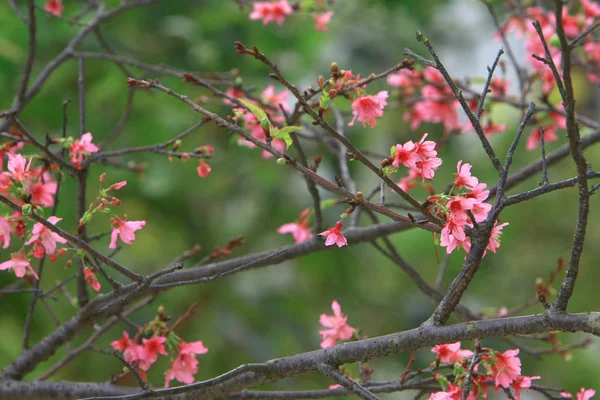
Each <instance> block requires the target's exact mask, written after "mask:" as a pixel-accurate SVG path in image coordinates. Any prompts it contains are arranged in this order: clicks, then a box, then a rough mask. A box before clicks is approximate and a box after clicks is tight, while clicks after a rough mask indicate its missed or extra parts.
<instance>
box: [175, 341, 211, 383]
mask: <svg viewBox="0 0 600 400" xmlns="http://www.w3.org/2000/svg"><path fill="white" fill-rule="evenodd" d="M207 352H208V349H207V348H206V347H204V344H203V343H202V342H192V343H185V342H183V341H182V342H181V343H179V355H178V356H177V358H176V359H175V360H174V361H173V362H172V363H171V368H169V370H168V371H167V374H166V377H165V387H169V383H170V382H171V380H173V379H176V380H178V381H179V382H181V383H185V384H187V385H189V384H191V383H194V375H195V374H196V373H197V372H198V360H197V359H196V357H195V355H197V354H205V353H207Z"/></svg>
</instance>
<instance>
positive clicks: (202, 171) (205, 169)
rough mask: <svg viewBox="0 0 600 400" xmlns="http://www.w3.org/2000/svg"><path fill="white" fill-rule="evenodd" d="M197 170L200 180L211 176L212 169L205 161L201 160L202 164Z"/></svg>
mask: <svg viewBox="0 0 600 400" xmlns="http://www.w3.org/2000/svg"><path fill="white" fill-rule="evenodd" d="M196 170H197V172H198V176H199V177H200V178H206V177H207V176H208V174H210V171H212V168H211V167H210V165H208V164H207V163H206V162H204V160H200V163H199V164H198V168H197V169H196Z"/></svg>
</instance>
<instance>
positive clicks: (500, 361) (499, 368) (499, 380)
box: [486, 349, 521, 389]
mask: <svg viewBox="0 0 600 400" xmlns="http://www.w3.org/2000/svg"><path fill="white" fill-rule="evenodd" d="M518 354H519V349H515V350H507V351H505V352H504V353H496V355H495V357H494V356H488V357H487V359H488V360H493V361H492V362H490V364H489V365H488V364H486V366H487V367H488V373H489V374H491V375H492V376H493V378H494V380H495V385H496V386H502V387H503V388H505V389H507V388H509V387H510V385H511V383H512V382H513V381H514V380H515V379H517V377H519V375H521V360H520V359H519V357H517V355H518Z"/></svg>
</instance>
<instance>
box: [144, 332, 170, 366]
mask: <svg viewBox="0 0 600 400" xmlns="http://www.w3.org/2000/svg"><path fill="white" fill-rule="evenodd" d="M142 341H143V343H144V344H143V345H142V347H141V349H140V350H139V357H140V363H139V366H140V369H141V370H142V371H148V370H149V369H150V366H151V365H152V364H154V363H155V362H156V360H157V359H158V355H159V354H162V355H163V356H167V355H169V354H168V353H167V351H166V350H165V346H164V345H163V343H164V342H166V341H167V338H166V337H164V336H154V337H152V338H150V339H142Z"/></svg>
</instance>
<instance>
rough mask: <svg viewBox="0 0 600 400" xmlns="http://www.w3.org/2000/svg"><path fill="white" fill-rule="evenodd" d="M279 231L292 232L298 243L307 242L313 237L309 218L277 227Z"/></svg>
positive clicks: (283, 232) (282, 232)
mask: <svg viewBox="0 0 600 400" xmlns="http://www.w3.org/2000/svg"><path fill="white" fill-rule="evenodd" d="M277 232H279V233H281V234H286V233H291V234H292V236H293V237H294V240H295V241H296V243H302V242H306V241H307V240H309V239H310V238H312V232H311V231H310V228H309V227H308V221H307V220H304V221H299V222H290V223H287V224H283V225H281V226H280V227H279V228H278V229H277Z"/></svg>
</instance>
